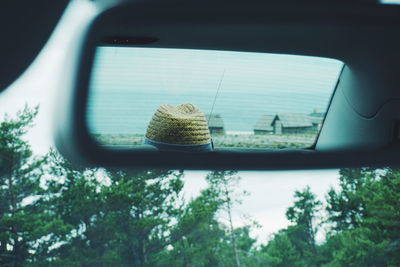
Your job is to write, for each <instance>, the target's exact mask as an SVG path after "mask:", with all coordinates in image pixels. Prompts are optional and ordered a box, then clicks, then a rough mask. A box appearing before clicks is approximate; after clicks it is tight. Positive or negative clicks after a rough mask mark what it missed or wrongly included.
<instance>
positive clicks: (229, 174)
mask: <svg viewBox="0 0 400 267" xmlns="http://www.w3.org/2000/svg"><path fill="white" fill-rule="evenodd" d="M206 180H207V182H208V184H209V189H210V190H212V191H213V192H214V193H215V195H216V196H218V201H219V202H220V203H221V208H222V209H223V210H224V211H225V212H226V214H227V216H228V223H229V236H230V239H231V244H232V253H233V256H234V258H235V264H236V267H240V266H241V262H240V253H239V251H238V247H237V241H236V236H235V234H234V227H233V218H232V211H233V205H234V204H235V202H236V203H237V202H239V203H240V197H239V196H241V195H244V194H247V193H246V192H244V191H243V192H237V191H236V189H237V185H238V184H239V181H240V180H241V177H240V176H238V175H237V172H236V171H213V172H211V173H210V174H208V175H207V176H206ZM238 195H239V196H238Z"/></svg>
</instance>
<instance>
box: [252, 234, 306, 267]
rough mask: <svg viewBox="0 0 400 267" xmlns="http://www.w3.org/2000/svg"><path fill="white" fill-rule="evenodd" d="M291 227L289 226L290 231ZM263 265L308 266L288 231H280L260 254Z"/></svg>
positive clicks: (283, 266)
mask: <svg viewBox="0 0 400 267" xmlns="http://www.w3.org/2000/svg"><path fill="white" fill-rule="evenodd" d="M290 228H291V226H289V228H288V229H289V231H290ZM259 255H260V257H261V258H262V263H263V264H262V265H264V266H271V267H285V266H306V265H305V263H304V261H303V258H302V256H301V254H300V252H299V251H298V249H297V248H296V247H295V245H294V244H293V242H292V238H291V237H289V235H288V233H287V231H286V229H283V230H280V231H279V232H278V233H276V234H275V235H274V236H273V238H272V239H271V240H270V241H269V242H268V244H267V245H265V246H262V247H261V251H260V253H259Z"/></svg>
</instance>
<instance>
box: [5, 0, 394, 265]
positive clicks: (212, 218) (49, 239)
mask: <svg viewBox="0 0 400 267" xmlns="http://www.w3.org/2000/svg"><path fill="white" fill-rule="evenodd" d="M71 3H72V4H73V5H72V6H71V7H70V9H69V11H68V13H67V15H68V16H67V17H65V18H64V19H65V24H63V26H62V27H61V28H60V29H59V30H58V31H57V32H58V34H57V35H56V36H55V37H54V39H52V40H51V41H50V42H49V45H48V46H47V47H46V48H45V50H44V51H45V53H43V54H42V55H41V56H40V57H39V59H38V60H37V61H36V62H35V63H34V65H33V66H32V68H31V69H30V70H29V71H27V72H26V73H25V74H24V75H23V76H22V77H21V79H20V80H19V81H18V82H17V83H15V84H14V85H13V86H12V87H11V88H9V89H8V90H7V91H6V92H4V93H2V95H1V97H0V266H140V267H142V266H160V267H161V266H221V267H222V266H229V267H230V266H233V267H237V266H250V267H252V266H257V267H258V266H400V256H399V255H400V240H399V237H400V230H399V229H400V207H399V199H400V172H399V170H397V169H391V168H383V169H372V168H361V169H340V170H315V171H268V172H267V171H253V172H251V171H246V172H244V171H243V172H233V171H229V170H228V171H224V172H221V171H219V172H218V171H214V172H211V171H202V172H196V171H187V170H183V171H160V170H116V169H103V168H82V166H73V165H71V164H70V163H69V162H68V161H67V160H65V159H64V158H62V157H61V156H60V155H59V154H58V152H57V151H56V150H54V148H53V147H54V146H53V143H52V141H53V135H52V127H53V124H52V121H53V116H55V117H56V118H57V116H58V114H56V113H55V112H54V107H53V106H54V105H58V104H59V103H60V102H61V101H65V99H63V98H60V97H58V95H57V97H53V95H54V96H56V93H57V92H58V91H59V89H60V85H59V84H58V83H57V81H59V80H62V77H63V75H65V64H64V63H65V61H64V60H65V59H66V58H68V57H70V54H69V53H65V51H70V48H71V47H70V46H72V47H73V44H74V43H75V40H76V39H74V38H72V37H71V36H74V34H73V32H74V30H73V29H78V28H79V27H80V26H81V25H82V24H83V23H85V21H86V20H85V19H87V14H90V11H91V10H92V9H91V7H90V5H91V3H89V1H72V2H71ZM85 3H86V4H85ZM88 5H89V6H88ZM85 14H86V15H85ZM66 36H70V37H71V39H69V42H66V39H65V38H66ZM67 39H68V38H67ZM25 104H26V105H27V106H26V107H25ZM5 113H7V114H8V115H5Z"/></svg>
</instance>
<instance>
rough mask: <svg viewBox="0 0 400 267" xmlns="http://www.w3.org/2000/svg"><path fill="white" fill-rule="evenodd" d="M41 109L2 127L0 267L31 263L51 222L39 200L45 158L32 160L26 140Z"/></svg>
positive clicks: (8, 119) (26, 110) (19, 115)
mask: <svg viewBox="0 0 400 267" xmlns="http://www.w3.org/2000/svg"><path fill="white" fill-rule="evenodd" d="M37 113H38V107H36V108H29V107H27V106H25V108H24V109H23V110H21V111H19V112H17V116H16V118H11V117H9V116H8V115H6V116H5V118H4V120H3V121H2V122H1V123H0V265H2V266H21V265H22V264H23V263H24V262H26V261H29V260H31V258H32V257H33V252H34V251H35V243H36V241H37V240H39V239H41V238H44V236H45V235H47V233H48V232H47V227H50V225H51V223H52V220H51V219H50V216H48V214H45V213H43V212H42V211H41V209H40V207H39V206H38V203H37V199H38V197H40V196H39V195H38V194H39V191H40V190H39V188H40V187H39V185H40V179H41V177H42V176H43V170H42V164H43V162H44V161H45V160H46V159H45V158H38V157H34V156H32V151H31V148H30V146H29V144H28V142H27V141H25V140H24V139H23V138H24V136H25V134H26V133H27V131H28V130H29V129H30V128H31V127H32V126H33V119H34V118H35V116H36V115H37Z"/></svg>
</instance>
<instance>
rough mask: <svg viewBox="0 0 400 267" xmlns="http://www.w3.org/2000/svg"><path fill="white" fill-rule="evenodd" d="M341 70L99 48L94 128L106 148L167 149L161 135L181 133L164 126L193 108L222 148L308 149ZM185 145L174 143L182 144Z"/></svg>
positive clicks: (296, 61) (312, 60)
mask: <svg viewBox="0 0 400 267" xmlns="http://www.w3.org/2000/svg"><path fill="white" fill-rule="evenodd" d="M342 66H343V63H342V62H340V61H338V60H333V59H327V58H318V57H306V56H295V55H278V54H268V53H250V52H233V51H212V50H193V49H161V48H135V47H98V48H97V50H96V56H95V62H94V69H93V72H92V77H91V81H90V94H89V106H88V115H87V116H88V117H87V119H88V124H89V129H90V132H91V133H92V135H93V136H94V137H95V138H96V139H97V140H98V141H99V142H100V143H101V144H104V145H118V146H120V145H126V146H130V147H134V145H140V144H143V139H144V137H145V136H146V137H147V138H153V139H156V140H155V141H158V142H163V141H164V142H166V141H167V140H165V139H166V138H162V137H160V135H161V134H159V133H160V132H162V131H164V130H165V128H168V133H167V134H169V135H171V134H174V135H178V133H177V132H178V131H179V129H178V130H177V129H176V128H171V125H165V123H164V124H163V122H164V121H165V120H167V119H169V117H168V118H166V116H167V115H168V116H170V113H172V112H170V113H168V114H167V115H165V110H168V111H169V110H171V109H174V108H176V107H179V106H180V105H182V104H191V105H194V106H196V107H197V108H198V109H199V110H200V113H201V114H203V116H204V123H207V125H208V129H209V132H210V134H211V137H212V140H213V144H214V147H215V148H223V147H241V148H287V147H309V146H311V145H312V144H313V143H314V142H315V139H316V136H317V135H318V132H319V130H320V129H321V126H322V123H323V119H324V116H325V114H326V111H327V107H328V104H329V101H330V98H331V96H332V93H333V91H334V89H335V85H336V83H337V80H338V77H339V74H340V71H341V68H342ZM165 105H168V107H169V108H167V109H166V108H165ZM160 106H161V111H162V112H159V111H160ZM163 120H164V121H163ZM196 120H199V118H198V117H196ZM154 121H156V122H157V123H153V122H154ZM149 125H151V126H149ZM196 126H197V125H193V122H192V124H190V127H191V129H194V130H198V129H199V128H196ZM149 131H154V132H155V133H153V134H152V133H150V132H149ZM157 138H158V139H157ZM179 138H181V137H180V136H177V138H175V139H174V138H170V139H173V140H171V142H172V143H176V144H179V142H180V141H181V140H180V139H179Z"/></svg>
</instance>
